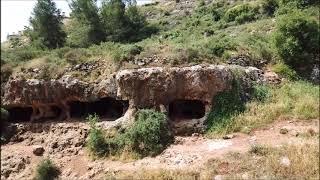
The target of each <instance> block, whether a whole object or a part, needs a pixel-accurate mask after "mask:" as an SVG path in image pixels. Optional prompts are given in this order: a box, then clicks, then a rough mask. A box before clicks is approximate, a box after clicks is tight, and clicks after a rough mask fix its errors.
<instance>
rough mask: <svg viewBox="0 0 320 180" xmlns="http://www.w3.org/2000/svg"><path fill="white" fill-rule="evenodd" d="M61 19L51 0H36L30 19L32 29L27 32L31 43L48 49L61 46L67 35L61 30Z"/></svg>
mask: <svg viewBox="0 0 320 180" xmlns="http://www.w3.org/2000/svg"><path fill="white" fill-rule="evenodd" d="M62 19H63V17H62V15H61V14H60V10H59V9H57V8H56V5H55V3H54V2H53V1H52V0H38V1H37V4H36V6H35V7H34V9H33V16H32V17H31V19H30V23H31V26H32V30H29V32H28V33H29V37H30V39H31V41H32V43H33V44H35V45H37V46H39V47H43V46H44V47H47V48H50V49H52V48H58V47H62V46H63V45H64V42H65V38H66V36H67V35H66V33H65V32H64V31H63V30H62Z"/></svg>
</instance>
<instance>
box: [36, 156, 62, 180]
mask: <svg viewBox="0 0 320 180" xmlns="http://www.w3.org/2000/svg"><path fill="white" fill-rule="evenodd" d="M36 172H37V174H36V177H35V178H34V179H35V180H53V179H56V178H57V177H58V176H59V174H60V170H59V169H58V167H56V166H55V165H54V164H53V163H52V161H51V160H50V159H44V160H42V161H41V162H40V164H39V165H38V167H37V170H36Z"/></svg>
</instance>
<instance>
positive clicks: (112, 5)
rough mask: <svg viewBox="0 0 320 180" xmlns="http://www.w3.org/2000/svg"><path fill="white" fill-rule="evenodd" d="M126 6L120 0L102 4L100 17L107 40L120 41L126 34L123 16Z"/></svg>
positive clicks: (108, 0)
mask: <svg viewBox="0 0 320 180" xmlns="http://www.w3.org/2000/svg"><path fill="white" fill-rule="evenodd" d="M125 11H126V5H125V3H124V2H123V1H122V0H105V1H103V2H102V7H101V16H102V18H103V23H104V25H105V29H106V31H107V35H108V39H109V40H112V41H121V40H123V39H124V37H125V36H126V33H127V29H126V23H127V18H126V16H125Z"/></svg>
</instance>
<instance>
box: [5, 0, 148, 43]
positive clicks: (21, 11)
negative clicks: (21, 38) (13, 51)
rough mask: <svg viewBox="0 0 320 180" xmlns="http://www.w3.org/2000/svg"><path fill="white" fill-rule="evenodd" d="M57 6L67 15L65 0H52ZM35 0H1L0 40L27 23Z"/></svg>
mask: <svg viewBox="0 0 320 180" xmlns="http://www.w3.org/2000/svg"><path fill="white" fill-rule="evenodd" d="M151 1H152V0H137V4H138V5H140V4H145V3H148V2H151ZM54 2H55V3H56V6H57V8H59V9H61V11H62V12H65V13H66V15H69V13H70V9H69V6H68V3H67V1H66V0H54ZM35 3H36V0H1V42H3V41H5V40H6V38H7V35H8V34H12V33H17V32H18V31H19V30H23V29H24V26H28V25H29V18H30V16H31V12H32V9H33V7H34V5H35Z"/></svg>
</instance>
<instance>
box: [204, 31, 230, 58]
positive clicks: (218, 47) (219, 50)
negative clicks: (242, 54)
mask: <svg viewBox="0 0 320 180" xmlns="http://www.w3.org/2000/svg"><path fill="white" fill-rule="evenodd" d="M234 47H235V44H234V42H233V41H232V40H231V39H230V38H229V37H226V36H223V35H222V36H218V37H213V38H211V39H210V40H209V41H208V42H207V43H206V44H204V49H205V51H206V52H205V54H208V55H211V56H217V57H221V56H222V55H223V54H224V52H225V51H226V50H233V49H234Z"/></svg>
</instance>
